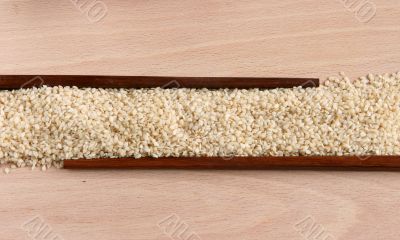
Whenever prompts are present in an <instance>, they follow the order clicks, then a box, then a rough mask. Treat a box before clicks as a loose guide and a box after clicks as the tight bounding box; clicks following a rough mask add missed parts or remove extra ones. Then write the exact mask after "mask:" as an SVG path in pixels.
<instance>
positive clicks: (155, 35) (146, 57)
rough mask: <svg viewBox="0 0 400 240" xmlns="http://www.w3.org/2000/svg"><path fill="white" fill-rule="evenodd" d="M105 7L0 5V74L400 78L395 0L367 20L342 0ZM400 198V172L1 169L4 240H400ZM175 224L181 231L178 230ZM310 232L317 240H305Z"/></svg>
mask: <svg viewBox="0 0 400 240" xmlns="http://www.w3.org/2000/svg"><path fill="white" fill-rule="evenodd" d="M371 1H372V0H371ZM104 3H105V4H106V6H107V8H108V13H107V15H106V16H105V18H104V19H102V20H101V21H99V22H95V23H91V22H90V21H88V19H87V17H85V12H83V13H81V12H80V11H79V10H78V9H77V8H76V7H75V6H74V4H73V3H72V2H71V1H68V0H56V1H44V0H40V1H39V0H35V1H34V0H30V1H28V0H2V1H1V2H0V73H1V74H112V75H181V76H183V75H186V76H259V77H269V76H274V77H326V76H328V75H331V74H336V73H337V72H339V71H344V72H346V73H347V74H348V75H349V76H350V77H356V76H360V75H363V74H366V73H368V72H370V71H371V72H376V73H382V72H394V71H397V70H400V44H399V40H400V26H399V16H400V2H399V1H398V0H386V1H384V0H373V3H374V4H376V6H377V13H376V16H375V17H374V18H373V19H372V20H371V21H370V22H368V23H361V22H359V21H358V20H357V18H356V17H355V14H354V13H353V12H351V11H349V10H346V8H345V6H344V4H343V1H340V0H322V1H317V0H312V1H308V0H282V1H256V0H242V1H226V0H225V1H223V0H214V1H211V0H205V1H196V0H177V1H172V0H165V1H154V0H146V1H145V0H135V1H123V0H104ZM399 190H400V173H398V172H341V171H68V170H51V171H48V172H46V173H41V172H40V171H38V170H36V171H33V172H31V171H30V170H27V169H21V170H16V171H13V172H12V174H10V175H4V174H0V194H1V195H0V219H1V223H2V224H1V225H0V233H1V237H0V238H1V239H13V240H18V239H35V240H36V239H46V238H40V236H39V237H36V238H35V236H33V235H32V234H29V232H26V231H25V230H26V228H25V227H24V226H26V225H24V223H26V222H29V221H30V220H31V219H33V218H34V217H35V216H39V217H40V219H42V220H43V222H44V223H45V224H46V225H47V226H49V227H50V228H51V229H52V231H53V233H54V234H57V236H59V239H65V240H68V239H74V240H77V239H98V240H102V239H173V240H189V239H191V240H193V239H203V240H204V239H307V240H310V239H316V240H319V239H329V240H330V239H398V223H399V222H400V217H399V215H398V213H397V209H398V207H399V205H400V191H399ZM169 216H171V218H168V217H169ZM177 218H179V223H183V224H186V225H187V226H188V228H189V229H188V230H187V231H186V235H185V234H184V235H182V236H177V235H176V234H175V235H171V229H172V230H174V229H173V227H174V226H172V225H173V222H171V221H170V220H171V219H172V220H174V219H177ZM163 220H165V221H163ZM302 220H303V221H302ZM168 221H170V222H168ZM165 223H171V224H172V225H170V226H172V228H166V225H165ZM313 224H315V225H314V227H317V230H318V229H319V230H318V231H317V233H318V232H321V234H320V235H319V236H318V235H317V234H314V235H312V234H311V235H310V233H311V232H312V231H311V230H310V227H312V225H313ZM307 227H309V228H307ZM192 233H193V234H196V235H191V238H190V237H189V236H190V234H192ZM47 239H50V238H47Z"/></svg>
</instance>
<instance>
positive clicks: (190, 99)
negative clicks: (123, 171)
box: [0, 73, 400, 173]
mask: <svg viewBox="0 0 400 240" xmlns="http://www.w3.org/2000/svg"><path fill="white" fill-rule="evenodd" d="M399 92H400V73H397V74H384V75H372V74H370V75H368V76H366V77H361V78H359V79H357V80H355V81H350V80H349V79H348V78H347V77H345V76H344V74H342V75H340V76H338V77H330V78H328V80H327V81H325V83H324V84H323V85H322V86H321V87H318V88H306V89H303V88H301V87H297V88H293V89H273V90H260V89H251V90H238V89H232V90H228V89H220V90H207V89H161V88H154V89H94V88H84V89H78V88H76V87H46V86H44V87H40V88H31V89H21V90H13V91H0V129H1V131H0V161H1V162H0V163H1V164H2V166H3V167H5V168H4V171H5V172H7V173H8V172H9V171H10V168H17V167H25V166H27V167H31V168H32V169H33V168H35V167H39V168H41V169H42V170H46V169H47V168H49V167H51V166H55V167H57V168H60V167H62V160H64V159H77V158H97V157H126V156H133V157H135V158H140V157H146V156H151V157H161V156H175V157H178V156H297V155H339V156H340V155H372V154H377V155H400V138H399V137H400V95H399Z"/></svg>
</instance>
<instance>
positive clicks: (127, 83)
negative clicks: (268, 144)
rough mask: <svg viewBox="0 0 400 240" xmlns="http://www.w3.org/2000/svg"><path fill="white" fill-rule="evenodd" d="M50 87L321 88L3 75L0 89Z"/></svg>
mask: <svg viewBox="0 0 400 240" xmlns="http://www.w3.org/2000/svg"><path fill="white" fill-rule="evenodd" d="M42 85H47V86H77V87H94V88H153V87H162V88H209V89H217V88H241V89H249V88H263V89H272V88H292V87H298V86H303V87H318V86H319V79H316V78H245V77H242V78H240V77H157V76H84V75H40V76H36V75H0V89H20V88H29V87H34V86H35V87H39V86H42Z"/></svg>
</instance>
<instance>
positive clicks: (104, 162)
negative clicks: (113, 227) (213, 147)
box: [64, 156, 400, 170]
mask: <svg viewBox="0 0 400 240" xmlns="http://www.w3.org/2000/svg"><path fill="white" fill-rule="evenodd" d="M321 167H331V168H366V169H367V168H370V169H371V168H372V169H373V168H400V156H365V157H357V156H340V157H339V156H293V157H233V158H222V157H179V158H173V157H162V158H147V157H146V158H139V159H134V158H98V159H77V160H65V161H64V168H67V169H90V168H129V169H253V170H257V169H274V168H321Z"/></svg>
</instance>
